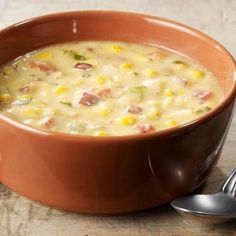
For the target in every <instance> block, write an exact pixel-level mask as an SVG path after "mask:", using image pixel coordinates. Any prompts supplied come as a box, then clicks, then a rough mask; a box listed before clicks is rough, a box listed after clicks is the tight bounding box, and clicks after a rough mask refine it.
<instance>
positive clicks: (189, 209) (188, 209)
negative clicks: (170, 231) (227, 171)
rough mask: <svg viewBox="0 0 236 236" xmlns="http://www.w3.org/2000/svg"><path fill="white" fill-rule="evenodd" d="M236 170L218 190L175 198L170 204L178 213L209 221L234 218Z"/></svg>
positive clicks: (235, 216) (214, 221)
mask: <svg viewBox="0 0 236 236" xmlns="http://www.w3.org/2000/svg"><path fill="white" fill-rule="evenodd" d="M235 195H236V170H234V171H233V173H232V174H231V175H230V176H229V178H228V179H227V181H226V182H225V184H224V185H223V187H222V188H221V190H220V192H218V193H216V194H212V195H207V194H197V195H192V196H186V197H182V198H179V199H176V200H174V201H172V202H171V206H172V207H173V208H174V209H175V210H177V211H178V212H179V213H181V214H182V215H185V216H190V217H191V218H194V219H199V220H204V221H207V222H211V223H219V222H224V221H227V220H230V219H233V218H236V198H235Z"/></svg>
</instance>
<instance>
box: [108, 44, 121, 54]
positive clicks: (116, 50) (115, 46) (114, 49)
mask: <svg viewBox="0 0 236 236" xmlns="http://www.w3.org/2000/svg"><path fill="white" fill-rule="evenodd" d="M110 49H111V51H113V52H115V53H120V52H121V51H122V47H121V46H120V45H112V46H111V48H110Z"/></svg>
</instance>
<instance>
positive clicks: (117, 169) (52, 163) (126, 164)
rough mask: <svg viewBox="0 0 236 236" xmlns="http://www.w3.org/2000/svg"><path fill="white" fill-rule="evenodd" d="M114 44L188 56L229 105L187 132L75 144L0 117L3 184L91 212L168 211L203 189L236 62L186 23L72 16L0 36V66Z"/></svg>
mask: <svg viewBox="0 0 236 236" xmlns="http://www.w3.org/2000/svg"><path fill="white" fill-rule="evenodd" d="M74 40H118V41H129V42H137V43H144V44H152V45H159V46H162V47H167V48H170V49H172V50H175V51H178V52H180V53H182V54H185V55H187V56H189V57H191V58H193V59H195V60H196V61H198V62H199V63H201V64H202V65H203V66H205V67H206V68H207V69H208V70H209V71H211V72H212V73H214V74H215V76H216V77H217V79H218V80H219V82H220V85H221V86H222V89H223V91H224V95H225V99H224V101H223V102H222V103H221V104H220V105H219V106H218V107H217V108H216V109H214V110H213V111H212V112H210V113H208V114H207V115H205V116H203V117H201V118H200V119H198V120H195V121H193V122H190V123H187V124H185V125H183V126H180V127H177V128H172V129H168V130H164V131H161V132H156V133H152V134H143V135H128V136H118V137H115V136H114V137H89V136H79V135H78V136H73V135H68V134H61V133H50V132H45V131H41V130H37V129H34V128H31V127H28V126H26V125H23V124H21V123H18V122H16V121H14V120H11V119H9V118H7V117H4V116H2V115H1V116H0V167H1V182H2V183H3V184H5V185H6V186H8V187H9V188H10V189H12V190H14V191H16V192H18V193H20V194H22V195H24V196H27V197H29V198H31V199H33V200H36V201H39V202H42V203H44V204H47V205H50V206H54V207H56V208H60V209H65V210H71V211H79V212H86V213H123V212H129V211H134V210H140V209H145V208H150V207H154V206H158V205H161V204H163V203H167V202H169V201H171V200H173V199H175V198H176V197H178V196H180V195H183V194H187V193H189V192H191V191H192V190H194V189H195V188H196V187H198V186H200V185H201V184H202V183H204V181H205V180H206V178H207V177H208V175H209V174H210V172H211V171H212V169H213V168H214V166H215V165H216V163H217V161H218V158H219V156H220V153H221V150H222V147H223V143H224V140H225V137H226V134H227V131H228V128H229V124H230V120H231V117H232V111H233V106H234V102H235V96H236V88H235V72H236V69H235V61H234V59H233V58H232V57H231V56H230V54H229V53H228V52H227V51H226V50H225V49H224V48H223V47H222V46H221V45H220V44H218V43H217V42H216V41H214V40H213V39H211V38H209V37H208V36H206V35H204V34H202V33H200V32H198V31H197V30H195V29H192V28H189V27H187V26H184V25H182V24H179V23H176V22H173V21H170V20H166V19H162V18H158V17H153V16H147V15H141V14H133V13H125V12H109V11H83V12H68V13H60V14H54V15H48V16H43V17H38V18H35V19H31V20H27V21H24V22H21V23H18V24H16V25H13V26H10V27H8V28H5V29H3V30H2V31H0V65H1V64H3V63H5V62H7V61H9V60H11V59H13V58H16V57H18V56H20V55H21V54H24V53H26V52H30V51H32V50H34V49H37V48H39V47H42V46H46V45H49V44H54V43H60V42H66V41H74Z"/></svg>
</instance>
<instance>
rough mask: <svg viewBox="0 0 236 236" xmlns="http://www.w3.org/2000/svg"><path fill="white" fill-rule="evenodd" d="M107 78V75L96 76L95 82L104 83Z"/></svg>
mask: <svg viewBox="0 0 236 236" xmlns="http://www.w3.org/2000/svg"><path fill="white" fill-rule="evenodd" d="M107 80H109V78H108V77H107V76H97V77H96V83H97V84H104V83H105V82H106V81H107Z"/></svg>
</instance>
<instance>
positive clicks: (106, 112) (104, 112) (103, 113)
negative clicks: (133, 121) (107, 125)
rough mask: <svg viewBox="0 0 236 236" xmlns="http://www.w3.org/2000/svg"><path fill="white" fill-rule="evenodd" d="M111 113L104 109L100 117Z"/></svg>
mask: <svg viewBox="0 0 236 236" xmlns="http://www.w3.org/2000/svg"><path fill="white" fill-rule="evenodd" d="M110 113H111V110H110V109H108V108H105V109H103V110H102V111H101V115H102V116H108V115H109V114H110Z"/></svg>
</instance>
